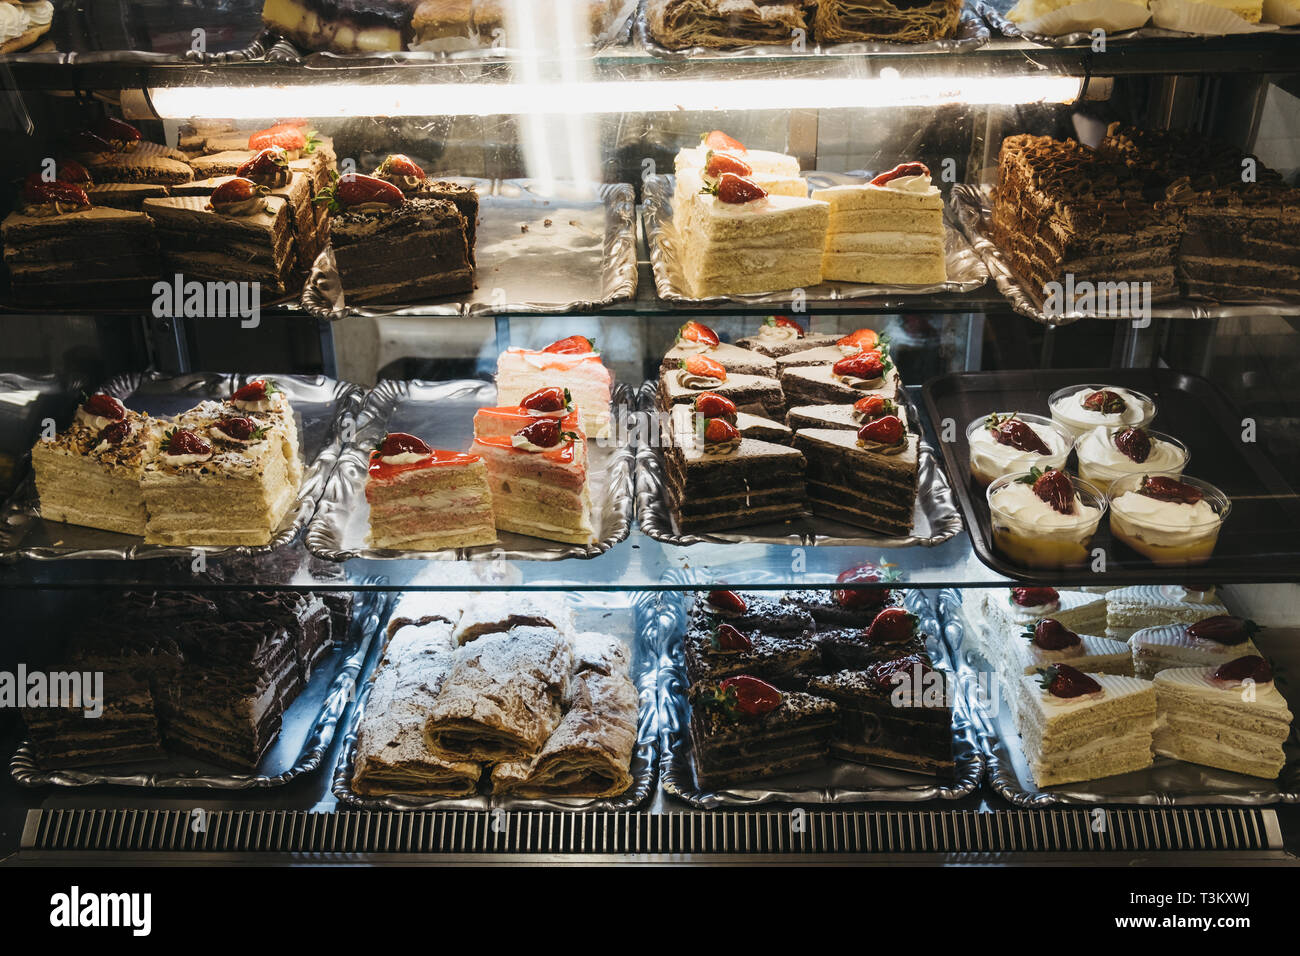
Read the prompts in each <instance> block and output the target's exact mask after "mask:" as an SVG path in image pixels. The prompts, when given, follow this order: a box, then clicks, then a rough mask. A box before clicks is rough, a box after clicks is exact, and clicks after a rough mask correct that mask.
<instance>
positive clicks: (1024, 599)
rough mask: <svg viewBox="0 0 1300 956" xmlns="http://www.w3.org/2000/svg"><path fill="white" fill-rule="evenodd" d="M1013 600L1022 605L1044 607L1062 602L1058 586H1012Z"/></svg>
mask: <svg viewBox="0 0 1300 956" xmlns="http://www.w3.org/2000/svg"><path fill="white" fill-rule="evenodd" d="M1011 600H1012V602H1013V603H1015V604H1018V605H1019V606H1020V607H1043V606H1045V605H1048V604H1059V603H1061V594H1060V592H1059V591H1057V590H1056V588H1012V589H1011Z"/></svg>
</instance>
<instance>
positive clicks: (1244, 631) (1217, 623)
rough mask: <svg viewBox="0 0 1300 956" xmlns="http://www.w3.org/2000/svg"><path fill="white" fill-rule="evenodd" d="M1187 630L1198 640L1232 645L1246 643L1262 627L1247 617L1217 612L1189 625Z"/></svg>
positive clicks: (1189, 634) (1190, 635)
mask: <svg viewBox="0 0 1300 956" xmlns="http://www.w3.org/2000/svg"><path fill="white" fill-rule="evenodd" d="M1186 631H1187V636H1188V637H1194V638H1196V639H1197V640H1198V641H1213V642H1214V643H1216V644H1223V645H1226V646H1232V645H1235V644H1245V643H1246V641H1248V640H1250V638H1252V637H1254V636H1255V635H1256V634H1258V633H1259V631H1260V627H1259V625H1258V624H1256V623H1255V622H1254V621H1248V620H1246V619H1245V618H1240V617H1233V616H1232V615H1231V614H1216V615H1215V616H1214V617H1207V618H1206V619H1205V620H1203V621H1197V622H1196V623H1195V624H1189V625H1187V627H1186Z"/></svg>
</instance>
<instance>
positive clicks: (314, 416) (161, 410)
mask: <svg viewBox="0 0 1300 956" xmlns="http://www.w3.org/2000/svg"><path fill="white" fill-rule="evenodd" d="M259 378H268V379H271V380H274V381H275V382H276V383H277V384H278V385H279V387H280V388H281V389H282V390H283V392H284V393H285V397H286V398H287V399H288V400H289V404H290V406H291V407H292V409H293V412H294V418H295V420H296V421H297V425H298V434H299V449H300V453H301V455H302V459H303V461H302V466H303V471H302V482H301V484H300V485H299V487H298V493H297V497H296V499H295V500H294V502H293V504H292V505H291V506H290V507H289V510H288V511H287V512H286V513H285V516H284V518H283V520H282V521H281V523H280V527H279V528H278V529H277V531H276V532H275V534H274V536H273V537H272V539H271V542H270V543H269V544H266V545H221V546H217V545H194V546H190V545H170V544H168V545H163V544H145V543H144V542H143V540H142V539H141V538H139V537H137V536H135V535H129V534H118V533H116V532H112V531H101V530H98V529H95V528H84V527H81V526H79V525H73V524H66V523H64V522H59V521H47V520H45V519H44V518H42V517H41V513H40V503H39V498H38V496H37V492H36V482H35V479H34V477H33V474H32V472H31V471H30V468H28V469H27V476H26V477H25V478H24V479H23V481H22V483H21V484H20V485H19V486H18V488H17V489H16V490H15V491H14V493H13V495H12V496H10V498H9V501H8V502H6V503H5V505H4V508H3V510H0V560H10V561H12V560H15V559H18V558H31V559H35V560H62V559H70V558H106V559H113V560H138V559H145V558H178V557H179V558H191V557H193V556H194V555H195V554H196V553H197V552H198V551H203V552H204V553H205V555H206V556H209V557H211V556H216V555H249V554H264V553H267V552H269V551H273V550H276V549H279V548H284V547H286V546H288V545H289V544H291V543H292V542H293V541H294V540H295V539H296V538H297V537H298V535H299V533H300V532H301V531H302V530H303V529H304V528H306V527H307V523H308V522H309V521H310V520H311V516H312V514H313V513H314V512H315V510H316V504H317V502H318V501H319V500H320V496H321V492H322V491H323V490H324V487H325V480H326V478H328V477H329V475H330V473H331V472H332V471H333V470H334V465H335V463H336V462H337V460H338V456H339V453H340V452H341V451H342V449H343V433H344V431H345V428H346V427H347V426H346V425H345V423H347V422H350V421H352V420H354V419H355V418H356V415H357V413H358V412H359V411H360V409H361V400H362V397H363V395H364V390H363V389H362V388H361V387H360V386H359V385H353V384H351V383H349V382H340V381H338V380H336V379H332V378H327V377H326V376H323V375H249V374H243V373H240V374H233V375H232V374H226V373H221V372H195V373H190V374H186V375H164V374H162V373H159V372H149V373H143V374H142V373H129V374H125V375H119V376H117V377H115V378H112V379H110V380H109V381H107V382H105V383H104V384H103V385H102V386H100V388H99V389H98V391H99V392H103V393H105V394H107V395H110V396H112V397H114V398H116V399H118V400H120V401H121V402H122V403H123V404H124V405H126V406H127V407H128V408H130V409H133V410H135V411H139V412H147V413H149V414H151V415H155V416H171V415H177V414H180V413H182V412H184V411H186V410H187V409H189V408H192V407H193V406H194V405H195V404H197V403H198V402H201V401H206V400H214V401H221V400H223V399H226V398H228V397H230V396H231V395H232V394H233V393H234V392H235V391H236V390H237V389H239V388H240V387H242V386H243V385H245V384H246V383H248V382H252V381H256V380H257V379H259ZM28 464H30V460H28V461H27V462H26V463H25V464H24V467H25V468H26V467H27V465H28Z"/></svg>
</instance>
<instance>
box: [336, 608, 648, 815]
mask: <svg viewBox="0 0 1300 956" xmlns="http://www.w3.org/2000/svg"><path fill="white" fill-rule="evenodd" d="M454 596H455V595H454V593H453V594H451V595H448V600H452V599H454ZM501 599H502V600H503V601H508V600H509V595H508V594H503V595H502V597H501ZM568 600H569V601H570V603H571V605H572V607H573V610H574V616H575V619H576V621H577V624H578V628H579V630H592V631H601V632H603V633H606V634H611V635H613V636H615V637H618V638H620V639H621V640H623V641H624V642H625V643H627V644H628V645H629V646H630V647H631V649H632V656H631V677H632V682H633V683H634V684H635V685H636V688H637V697H638V699H639V701H640V712H639V714H638V717H637V742H636V745H635V747H634V748H633V750H632V763H631V765H630V770H631V773H632V786H631V787H629V788H628V790H627V791H626V792H625V793H622V794H620V795H619V796H616V797H601V798H593V797H554V798H549V799H541V800H530V799H524V798H523V797H512V796H509V795H508V794H507V795H504V796H503V795H497V794H493V793H491V792H488V791H487V790H486V789H481V790H480V792H479V793H478V794H477V795H475V796H473V797H425V796H414V795H408V796H403V795H399V794H392V795H389V796H384V797H363V796H361V795H360V794H356V793H353V792H352V786H351V785H352V774H353V770H354V767H355V761H356V749H357V732H358V729H359V728H360V726H361V721H362V720H363V719H364V717H365V712H366V705H367V704H368V703H369V701H370V691H371V690H372V689H373V687H374V678H375V674H374V670H377V669H378V666H379V659H380V658H382V657H383V654H382V652H381V653H380V654H378V655H376V658H375V664H374V669H372V671H371V673H370V674H369V675H368V677H367V679H366V682H365V686H364V687H363V688H362V689H361V692H360V694H359V695H358V697H357V705H356V707H354V708H353V709H352V713H351V714H350V715H349V716H348V721H347V725H346V727H345V728H344V733H343V745H342V747H341V748H340V750H339V760H338V763H337V764H336V765H335V767H334V782H333V792H334V796H335V797H337V798H338V799H339V801H340V802H342V803H344V804H347V805H348V806H352V807H359V808H362V809H366V810H588V811H596V810H636V809H638V808H640V807H642V806H643V805H644V804H645V803H646V802H647V801H648V800H649V799H650V797H651V796H652V795H653V793H654V782H655V768H656V765H657V763H658V760H657V756H658V745H659V722H658V711H657V704H658V673H659V660H660V657H661V655H662V652H663V649H662V647H661V646H659V645H658V644H655V643H654V640H655V638H656V637H657V635H656V633H655V632H653V631H651V630H647V629H645V628H642V627H639V626H638V621H640V620H642V619H643V617H644V616H645V614H646V613H647V609H648V608H650V607H651V606H652V605H653V602H654V595H653V594H651V593H641V594H636V595H634V596H633V603H634V608H633V610H634V614H632V615H630V616H629V615H628V614H627V613H626V610H627V609H626V608H625V607H624V608H621V609H620V612H621V613H620V612H615V611H612V610H611V609H610V608H609V607H607V606H605V605H604V604H602V603H601V596H600V595H598V594H595V593H592V592H585V591H584V592H573V593H571V594H569V595H568ZM629 618H630V619H629ZM484 776H485V777H486V776H488V775H487V774H484ZM485 786H486V784H484V783H483V782H482V780H480V787H481V788H483V787H485Z"/></svg>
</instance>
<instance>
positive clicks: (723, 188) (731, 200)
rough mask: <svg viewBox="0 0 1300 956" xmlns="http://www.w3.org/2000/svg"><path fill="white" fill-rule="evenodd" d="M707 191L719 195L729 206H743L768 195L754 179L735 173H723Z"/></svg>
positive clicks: (720, 199) (720, 200) (719, 198)
mask: <svg viewBox="0 0 1300 956" xmlns="http://www.w3.org/2000/svg"><path fill="white" fill-rule="evenodd" d="M706 191H708V192H711V193H712V194H713V195H715V196H717V197H718V201H719V202H724V203H726V204H727V205H729V206H742V205H744V204H745V203H747V202H754V201H755V200H758V199H763V198H765V197H766V196H767V190H766V189H764V188H763V187H762V186H760V185H759V184H758V183H756V182H753V181H752V180H749V179H746V178H745V177H743V176H737V175H736V174H735V173H723V174H722V175H721V176H720V177H719V178H718V181H717V182H716V183H715V184H714V185H713V186H712V187H711V188H708V189H707V190H706Z"/></svg>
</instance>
